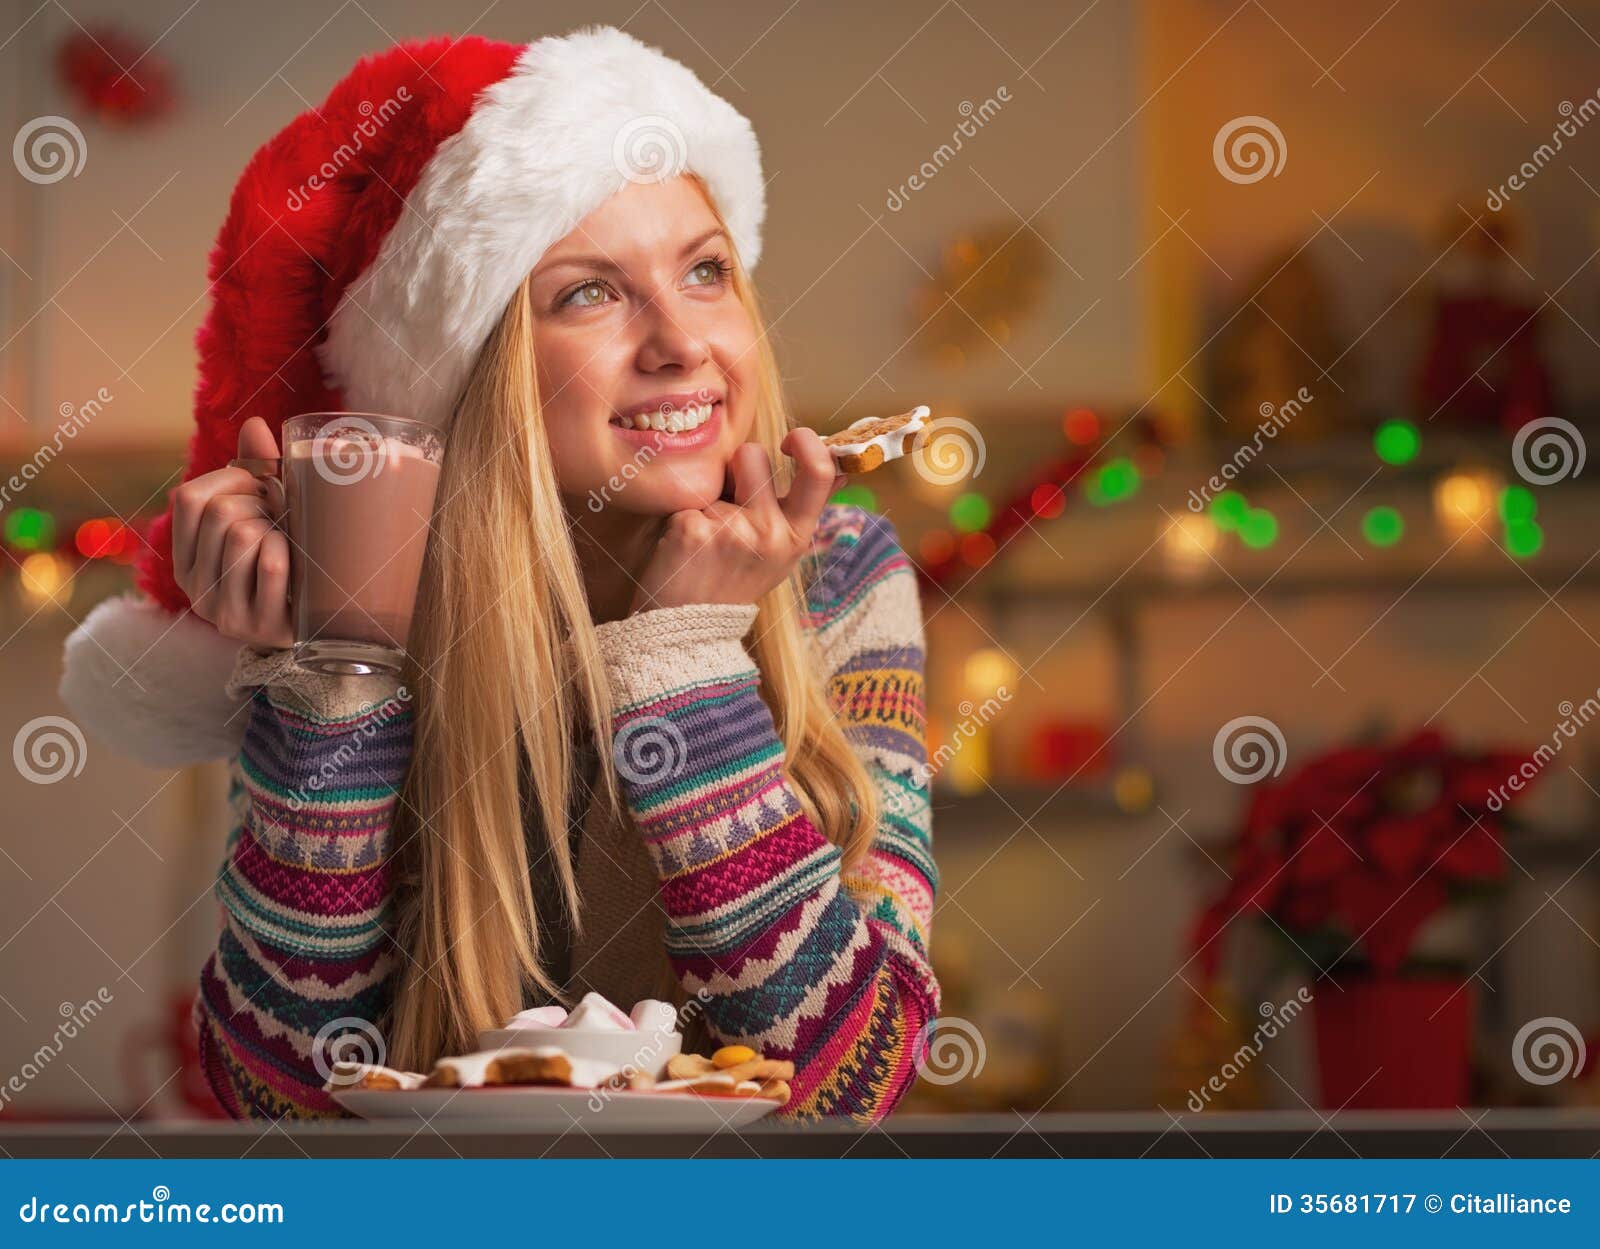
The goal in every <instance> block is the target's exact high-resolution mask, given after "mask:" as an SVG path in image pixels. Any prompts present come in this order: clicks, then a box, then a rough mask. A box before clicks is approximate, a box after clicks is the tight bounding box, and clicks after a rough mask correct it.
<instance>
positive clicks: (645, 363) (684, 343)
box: [638, 296, 710, 373]
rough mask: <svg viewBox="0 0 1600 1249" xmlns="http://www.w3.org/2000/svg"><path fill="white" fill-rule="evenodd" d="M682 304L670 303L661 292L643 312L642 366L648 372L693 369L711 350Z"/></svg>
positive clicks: (641, 322)
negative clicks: (675, 305)
mask: <svg viewBox="0 0 1600 1249" xmlns="http://www.w3.org/2000/svg"><path fill="white" fill-rule="evenodd" d="M690 316H692V313H688V312H686V310H685V309H683V308H681V307H668V306H667V303H666V301H664V300H663V299H662V298H661V297H660V296H657V297H656V298H654V299H652V300H651V301H650V303H649V304H648V305H647V306H646V307H645V308H644V310H643V311H641V312H640V313H639V321H638V323H639V325H640V326H641V327H642V339H641V341H640V343H639V355H638V362H639V368H640V369H641V370H643V371H644V372H646V373H659V372H663V371H666V370H672V369H676V370H679V371H681V372H684V373H693V372H695V370H697V369H698V368H699V367H700V366H701V365H702V364H703V363H704V362H705V360H706V358H707V356H708V355H709V354H710V353H709V351H708V350H707V349H706V344H705V341H704V339H703V338H702V337H701V335H700V333H699V331H698V330H697V329H696V327H695V326H694V325H693V323H692V322H691V321H689V320H688V317H690Z"/></svg>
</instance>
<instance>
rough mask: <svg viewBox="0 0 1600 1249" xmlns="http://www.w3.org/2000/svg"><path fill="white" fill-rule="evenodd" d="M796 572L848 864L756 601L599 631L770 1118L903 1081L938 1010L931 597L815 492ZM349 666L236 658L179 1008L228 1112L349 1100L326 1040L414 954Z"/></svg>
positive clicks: (683, 931)
mask: <svg viewBox="0 0 1600 1249" xmlns="http://www.w3.org/2000/svg"><path fill="white" fill-rule="evenodd" d="M810 572H811V576H810V585H811V590H810V592H809V594H808V598H807V608H808V612H809V615H810V620H811V624H812V627H813V630H814V637H815V640H816V642H817V644H818V647H819V651H820V654H821V656H822V658H823V661H824V667H825V668H826V670H827V671H828V672H829V673H830V674H831V675H830V677H829V687H830V694H831V697H832V699H833V702H834V705H835V707H836V708H837V709H838V713H839V715H840V717H841V720H842V722H843V724H844V726H845V732H846V736H847V738H848V740H849V741H850V743H851V745H852V747H853V748H854V749H855V750H856V751H857V753H858V754H859V756H860V757H861V758H862V760H863V762H864V763H865V764H866V766H867V769H868V773H869V775H870V777H871V779H872V781H873V783H874V785H875V786H876V788H877V791H878V793H879V795H880V798H881V816H880V818H879V821H878V827H877V832H876V835H875V838H874V840H873V843H872V847H871V849H870V852H869V853H868V854H867V855H866V857H865V858H864V860H863V861H862V862H861V863H860V864H859V865H857V866H856V867H854V868H853V869H852V870H851V871H850V872H849V873H848V874H846V873H844V872H842V871H841V861H840V852H839V850H838V849H837V848H836V847H835V846H833V845H832V844H831V843H830V842H829V841H828V840H827V839H826V838H825V837H824V836H823V835H822V833H821V832H819V831H818V830H817V829H816V828H815V827H814V826H813V824H812V823H811V821H810V820H809V819H808V818H807V817H806V815H805V813H804V811H803V810H802V809H801V807H800V804H799V802H798V801H797V800H796V798H795V795H794V792H793V790H792V789H791V787H790V786H789V784H788V782H787V781H786V780H785V778H784V775H783V762H784V756H783V746H782V743H781V741H780V739H779V737H778V735H777V732H776V730H775V728H774V726H773V721H772V716H771V714H770V712H769V711H768V709H767V707H766V704H765V703H764V702H763V701H762V700H761V698H760V695H759V693H758V689H757V686H758V673H757V670H756V667H755V664H754V663H753V661H752V660H751V658H750V655H749V652H748V650H747V649H746V645H745V642H744V638H745V635H746V634H747V633H748V631H749V629H750V626H751V624H752V623H753V621H754V618H755V608H754V607H753V606H710V605H707V606H690V607H678V608H665V609H660V610H656V611H650V612H644V613H641V614H639V615H636V616H631V617H629V618H627V619H625V620H620V621H615V622H612V623H608V624H605V625H602V626H600V629H599V633H600V641H601V649H602V655H603V657H604V661H605V665H606V671H607V675H608V679H609V683H610V686H611V691H612V695H613V700H614V706H615V709H616V716H615V726H614V732H615V741H614V752H613V757H614V762H615V764H616V768H617V774H618V777H619V779H620V782H621V786H622V792H623V794H624V797H625V799H626V802H627V806H628V811H629V815H630V819H631V822H632V824H633V826H634V827H635V828H636V829H637V831H638V834H639V835H640V836H641V837H642V838H643V839H644V842H645V844H646V846H647V848H648V851H649V856H650V859H651V861H652V862H653V863H654V864H655V867H656V870H657V873H658V875H659V895H658V896H659V901H660V903H661V906H662V908H663V909H664V911H665V914H666V921H665V929H664V939H665V943H666V947H667V955H668V958H669V960H670V962H671V965H672V967H673V970H674V972H675V973H676V975H677V977H678V979H679V981H680V982H681V985H682V987H683V989H684V990H685V992H686V993H687V994H688V995H691V996H696V997H698V998H699V1000H700V1001H701V1002H702V1003H703V1005H704V1012H705V1022H706V1023H707V1025H708V1026H709V1031H710V1033H711V1035H712V1036H713V1037H714V1038H715V1039H716V1040H717V1041H718V1042H719V1043H742V1044H747V1045H750V1046H752V1047H754V1048H756V1049H758V1050H760V1051H762V1052H764V1053H766V1054H768V1055H769V1056H775V1057H784V1058H790V1059H793V1061H794V1063H795V1066H796V1076H795V1080H794V1081H793V1096H792V1098H791V1100H790V1102H789V1105H788V1106H787V1107H786V1108H785V1113H787V1114H789V1115H792V1116H794V1117H798V1118H802V1119H804V1118H818V1117H821V1116H828V1115H842V1116H849V1117H852V1118H856V1119H860V1120H865V1121H870V1120H873V1119H876V1118H879V1117H881V1116H882V1115H884V1114H886V1113H888V1111H889V1110H890V1109H892V1108H893V1106H894V1105H895V1104H896V1102H898V1101H899V1099H900V1098H901V1097H902V1096H903V1095H904V1093H905V1092H906V1090H907V1089H908V1088H909V1087H910V1085H911V1083H912V1082H913V1080H914V1079H915V1075H916V1062H915V1060H916V1051H917V1049H918V1046H919V1043H920V1041H921V1039H922V1037H923V1036H924V1035H925V1029H926V1027H927V1025H929V1024H930V1023H931V1021H932V1020H933V1019H934V1017H935V1015H936V1014H937V1011H938V1001H939V990H938V985H937V983H936V981H935V979H934V976H933V972H932V969H931V966H930V964H929V961H928V934H929V927H930V923H931V920H932V912H933V896H934V890H935V887H936V884H937V873H936V871H935V868H934V864H933V854H932V844H931V836H930V828H929V805H928V791H927V779H926V775H925V763H926V750H925V745H924V732H923V717H924V710H923V700H922V669H923V651H922V646H923V641H922V625H921V614H920V608H919V604H918V601H917V591H916V583H915V579H914V576H913V573H912V569H911V566H910V564H909V562H908V561H907V559H906V557H905V555H904V553H903V552H902V551H901V550H900V548H899V547H898V545H897V544H896V542H895V538H894V534H893V531H892V529H891V528H890V527H889V525H888V524H887V523H886V522H885V521H883V520H882V519H881V518H878V517H875V516H870V515H868V514H866V513H864V512H861V511H859V510H857V509H854V508H843V507H830V508H829V509H828V511H827V512H826V513H825V514H824V517H823V521H822V524H821V525H820V526H819V529H818V534H817V538H816V542H815V545H814V548H813V551H812V555H811V562H810ZM363 680H365V679H363ZM345 682H346V686H347V688H346V689H344V690H342V691H341V693H340V697H339V698H338V699H328V698H325V697H321V696H319V695H318V694H317V693H316V692H315V691H314V690H313V691H310V692H308V690H307V687H306V686H305V685H304V684H303V683H300V684H297V678H296V677H294V676H293V675H292V672H291V669H290V668H289V667H288V664H287V657H286V656H285V655H284V654H283V653H276V654H271V655H265V656H261V655H255V654H254V653H252V652H250V651H248V650H247V651H246V652H245V653H244V655H242V656H241V661H240V665H239V667H238V668H237V669H236V672H235V678H234V684H235V686H236V687H240V688H247V687H251V686H253V687H254V691H253V694H252V705H251V708H250V713H249V714H250V723H249V727H248V730H247V733H246V736H245V740H244V744H243V747H242V749H241V751H240V754H239V755H238V757H237V758H236V759H235V761H234V764H233V780H234V783H233V786H232V797H233V802H234V811H235V817H236V819H235V825H234V827H233V829H232V832H231V834H230V837H229V842H228V850H227V856H226V859H225V862H224V864H223V866H222V869H221V871H220V872H219V874H218V877H217V886H216V893H217V897H218V899H219V901H220V903H221V911H222V921H223V922H222V930H221V934H220V936H219V939H218V943H217V949H216V951H215V952H214V953H213V954H212V955H211V957H210V958H209V960H208V961H207V963H206V965H205V967H204V969H203V971H202V973H201V983H200V994H199V997H198V999H197V1001H196V1007H195V1018H196V1021H197V1023H198V1026H199V1029H200V1038H201V1054H202V1059H203V1062H204V1064H205V1068H206V1072H207V1076H208V1078H209V1080H210V1082H211V1086H212V1088H213V1089H214V1090H215V1092H216V1094H217V1097H218V1098H219V1099H220V1101H221V1102H222V1104H223V1106H224V1107H225V1108H226V1109H227V1110H228V1111H229V1113H231V1114H233V1115H235V1116H238V1117H243V1116H247V1115H249V1116H264V1117H272V1118H276V1117H280V1116H293V1117H309V1116H326V1115H337V1114H339V1113H341V1112H340V1110H339V1108H338V1107H337V1105H336V1104H335V1103H333V1102H332V1100H331V1099H330V1098H329V1096H328V1095H327V1093H325V1092H324V1091H323V1088H322V1085H323V1077H322V1076H321V1075H319V1074H318V1072H317V1070H316V1067H317V1056H318V1051H319V1047H320V1046H321V1045H323V1044H324V1043H325V1041H326V1038H327V1037H328V1035H329V1033H330V1030H335V1029H336V1030H339V1031H346V1030H349V1029H350V1028H352V1027H355V1028H358V1029H360V1030H364V1031H368V1032H369V1033H371V1034H373V1035H375V1036H381V1031H382V1027H383V1024H384V1019H385V1015H386V1012H387V1009H388V1006H389V1004H390V999H391V994H392V992H393V988H394V984H395V981H396V972H397V967H398V963H399V962H400V960H401V959H402V958H403V957H404V956H403V954H401V953H400V952H398V951H396V950H395V949H394V946H393V943H392V942H391V941H390V940H389V939H388V931H387V929H386V927H385V924H386V921H387V920H388V918H389V909H390V908H389V890H390V883H389V874H390V845H389V823H390V816H391V814H392V812H393V809H394V805H395V802H396V800H397V794H398V790H399V787H400V783H401V781H402V779H403V776H404V773H405V768H406V764H407V761H408V759H409V755H410V749H411V719H410V710H409V706H408V705H407V703H406V700H405V698H404V695H403V692H402V694H400V695H398V696H385V695H386V693H388V692H390V691H392V687H388V689H387V690H386V688H385V687H383V686H382V684H381V683H379V684H377V685H373V686H368V687H366V688H363V689H359V690H355V691H354V694H355V695H357V697H352V689H351V688H348V687H351V686H354V685H355V684H356V683H355V682H354V681H351V680H350V679H345ZM663 744H665V746H666V747H667V749H665V750H660V749H655V747H659V746H661V745H663ZM580 853H581V850H580ZM626 1005H627V1004H626V1003H624V1006H626Z"/></svg>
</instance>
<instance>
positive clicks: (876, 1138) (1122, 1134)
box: [0, 1109, 1600, 1159]
mask: <svg viewBox="0 0 1600 1249" xmlns="http://www.w3.org/2000/svg"><path fill="white" fill-rule="evenodd" d="M1596 1153H1600V1111H1591V1110H1488V1111H1485V1110H1473V1109H1460V1110H1451V1111H1437V1112H1434V1111H1430V1112H1409V1111H1404V1112H1402V1111H1395V1112H1377V1111H1362V1112H1345V1113H1341V1114H1335V1115H1330V1116H1327V1117H1326V1118H1324V1117H1322V1116H1319V1115H1316V1114H1313V1113H1310V1112H1300V1111H1293V1112H1288V1111H1284V1112H1279V1111H1267V1112H1255V1113H1248V1114H1222V1113H1218V1114H1207V1115H1169V1114H1166V1113H1164V1112H1161V1111H1154V1112H1140V1113H1127V1114H1038V1115H1034V1116H1033V1117H1031V1118H1030V1117H1028V1116H1025V1115H1021V1114H1009V1115H959V1116H958V1115H937V1116H935V1115H898V1116H895V1117H893V1118H892V1119H890V1120H889V1121H888V1122H887V1123H885V1124H883V1125H882V1126H876V1127H870V1128H863V1127H857V1126H854V1125H849V1124H826V1125H806V1126H798V1125H764V1124H756V1125H754V1126H752V1127H749V1128H746V1129H744V1130H743V1131H741V1132H735V1131H724V1132H718V1133H714V1134H710V1135H705V1134H700V1133H694V1134H685V1133H679V1132H630V1133H626V1134H621V1133H591V1132H589V1131H587V1130H585V1129H583V1128H581V1127H577V1126H574V1127H573V1128H571V1129H569V1130H568V1131H566V1132H563V1133H559V1134H558V1133H553V1132H518V1131H515V1130H510V1129H508V1128H507V1127H506V1126H505V1125H504V1124H491V1123H484V1124H478V1125H474V1124H470V1123H449V1124H437V1125H429V1124H424V1123H422V1122H420V1121H419V1122H418V1123H416V1124H406V1123H396V1122H362V1121H331V1122H305V1123H289V1124H282V1125H279V1124H254V1123H173V1122H166V1121H157V1120H135V1121H130V1122H127V1123H115V1122H105V1123H98V1122H94V1123H89V1122H80V1123H58V1124H6V1123H5V1122H4V1121H3V1120H0V1157H11V1158H51V1157H56V1158H88V1157H98V1158H135V1159H137V1158H241V1157H244V1158H302V1157H304V1158H456V1157H459V1158H541V1157H548V1158H605V1157H616V1158H625V1157H633V1158H638V1157H654V1158H662V1157H667V1158H687V1157H691V1156H695V1157H711V1158H758V1157H759V1158H794V1157H814V1158H837V1157H852V1158H900V1157H912V1158H961V1157H968V1158H970V1157H978V1158H989V1157H1001V1158H1051V1157H1058V1156H1059V1157H1063V1158H1137V1157H1152V1158H1205V1157H1214V1158H1252V1157H1254V1158H1287V1157H1301V1158H1356V1157H1361V1158H1384V1157H1389V1158H1438V1157H1452V1158H1502V1157H1506V1156H1510V1157H1513V1158H1519V1157H1522V1158H1555V1157H1569V1158H1570V1157H1577V1158H1589V1157H1592V1156H1594V1155H1595V1154H1596Z"/></svg>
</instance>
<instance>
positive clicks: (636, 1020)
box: [628, 997, 678, 1032]
mask: <svg viewBox="0 0 1600 1249" xmlns="http://www.w3.org/2000/svg"><path fill="white" fill-rule="evenodd" d="M628 1017H629V1018H630V1019H631V1020H633V1026H634V1027H635V1028H637V1029H639V1031H640V1032H676V1031H677V1030H678V1011H677V1008H676V1007H674V1006H673V1005H672V1003H671V1002H662V1001H658V1000H657V999H655V998H653V997H647V998H645V999H644V1000H643V1001H640V1002H635V1003H634V1004H633V1010H632V1012H630V1014H629V1016H628Z"/></svg>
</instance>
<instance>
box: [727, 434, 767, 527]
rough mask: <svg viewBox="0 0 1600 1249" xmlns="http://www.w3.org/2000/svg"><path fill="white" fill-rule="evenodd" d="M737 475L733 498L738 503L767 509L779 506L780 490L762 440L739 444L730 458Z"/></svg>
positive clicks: (730, 467) (731, 471) (731, 469)
mask: <svg viewBox="0 0 1600 1249" xmlns="http://www.w3.org/2000/svg"><path fill="white" fill-rule="evenodd" d="M728 474H729V476H731V477H732V478H733V502H734V504H735V506H737V507H746V508H749V507H751V506H752V504H754V507H753V508H752V510H761V511H765V510H766V509H767V508H776V507H777V503H778V492H777V491H776V490H774V489H773V486H772V460H771V458H770V457H769V456H768V455H767V449H766V448H765V447H763V446H762V445H761V444H760V443H756V442H747V443H744V444H743V445H742V446H739V447H737V448H735V450H734V452H733V458H732V459H731V460H729V461H728Z"/></svg>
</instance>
